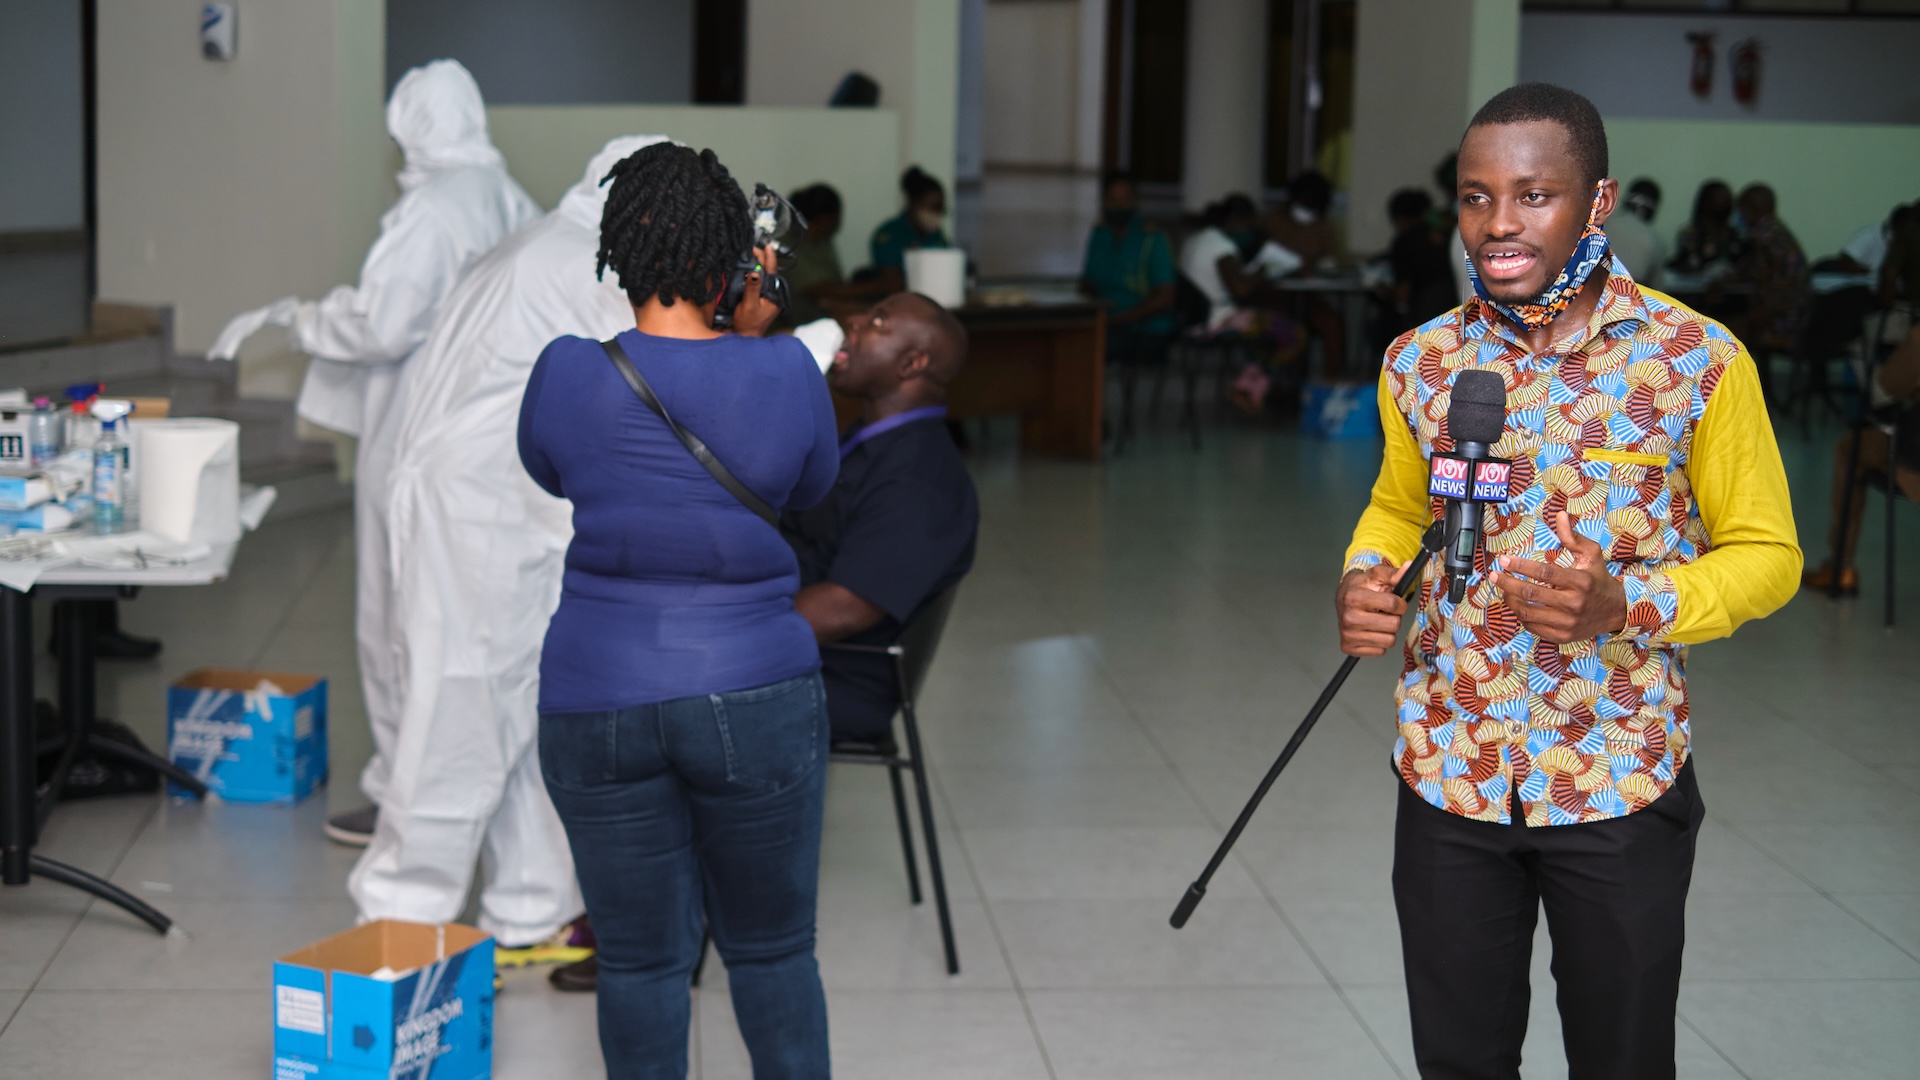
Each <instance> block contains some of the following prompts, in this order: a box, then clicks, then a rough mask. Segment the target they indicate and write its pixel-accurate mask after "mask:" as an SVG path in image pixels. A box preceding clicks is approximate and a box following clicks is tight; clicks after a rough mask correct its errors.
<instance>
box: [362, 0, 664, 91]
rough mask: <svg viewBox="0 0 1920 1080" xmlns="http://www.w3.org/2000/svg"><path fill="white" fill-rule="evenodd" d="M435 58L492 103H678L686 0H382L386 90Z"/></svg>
mask: <svg viewBox="0 0 1920 1080" xmlns="http://www.w3.org/2000/svg"><path fill="white" fill-rule="evenodd" d="M443 56H451V57H453V58H455V59H457V60H459V61H460V62H461V63H463V64H465V65H466V66H467V68H468V70H470V71H472V72H473V77H474V78H475V79H476V80H477V81H478V82H479V83H480V89H481V91H482V92H483V93H485V94H486V96H487V100H488V101H490V102H494V103H496V104H500V105H572V104H610V103H639V102H648V103H672V102H678V103H685V102H689V101H692V100H693V0H540V2H539V3H528V2H527V0H388V2H387V86H388V88H389V89H391V88H392V86H393V85H394V83H396V82H398V81H399V80H400V76H401V75H402V74H404V73H405V72H406V70H407V69H408V68H410V67H413V66H414V65H416V64H424V63H426V62H427V61H429V60H437V59H439V58H440V57H443Z"/></svg>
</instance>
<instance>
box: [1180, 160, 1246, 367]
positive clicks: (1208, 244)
mask: <svg viewBox="0 0 1920 1080" xmlns="http://www.w3.org/2000/svg"><path fill="white" fill-rule="evenodd" d="M1201 220H1202V222H1203V225H1202V227H1201V229H1200V231H1199V232H1196V233H1194V234H1193V235H1192V236H1190V237H1188V238H1187V242H1186V244H1185V245H1184V246H1182V247H1181V249H1180V272H1181V273H1182V274H1185V275H1186V277H1187V280H1188V281H1191V282H1193V285H1194V288H1196V289H1199V290H1200V293H1201V295H1203V296H1205V297H1206V298H1207V303H1208V305H1209V311H1208V315H1207V330H1208V332H1209V333H1218V332H1220V331H1221V330H1224V329H1227V328H1228V327H1229V326H1230V325H1231V324H1234V323H1235V320H1236V317H1238V316H1240V315H1241V313H1242V312H1244V311H1248V310H1251V309H1252V308H1253V307H1254V306H1256V305H1257V304H1258V303H1259V301H1260V300H1261V299H1262V297H1263V295H1264V290H1263V288H1262V286H1263V284H1264V281H1263V279H1262V277H1261V276H1260V275H1259V274H1258V273H1256V272H1255V271H1253V270H1252V269H1251V268H1250V267H1248V265H1247V259H1248V258H1249V257H1250V256H1252V255H1253V254H1254V253H1255V252H1257V251H1259V250H1260V239H1261V238H1260V232H1259V229H1258V228H1257V226H1258V224H1259V213H1258V211H1257V210H1256V209H1255V207H1254V205H1253V200H1252V199H1249V198H1248V197H1246V196H1245V195H1242V194H1240V193H1239V192H1235V193H1233V194H1231V195H1228V196H1227V197H1225V198H1223V199H1221V200H1220V201H1219V202H1216V203H1213V204H1211V205H1209V206H1208V207H1207V208H1206V209H1205V210H1204V211H1202V212H1201ZM1242 321H1244V320H1242ZM1235 328H1236V329H1243V328H1244V327H1239V326H1235Z"/></svg>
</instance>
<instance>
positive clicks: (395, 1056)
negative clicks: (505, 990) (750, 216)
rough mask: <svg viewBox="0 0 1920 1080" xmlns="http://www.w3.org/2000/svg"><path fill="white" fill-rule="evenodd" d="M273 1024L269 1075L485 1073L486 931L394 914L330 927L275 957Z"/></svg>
mask: <svg viewBox="0 0 1920 1080" xmlns="http://www.w3.org/2000/svg"><path fill="white" fill-rule="evenodd" d="M382 968H387V969H391V970H392V971H395V972H400V973H401V974H400V975H399V976H398V977H396V978H392V979H386V978H375V977H374V972H377V971H380V970H381V969H382ZM273 1025H274V1026H273V1058H274V1060H273V1074H274V1077H275V1080H335V1078H338V1080H373V1078H376V1077H378V1078H380V1080H388V1078H393V1080H424V1078H426V1077H427V1076H429V1075H431V1076H432V1077H433V1080H480V1078H484V1077H487V1076H491V1075H492V1073H493V938H492V937H491V936H489V935H488V934H486V933H484V932H482V931H480V930H476V929H474V928H473V927H471V926H461V925H459V924H457V923H445V924H441V925H433V924H427V923H409V922H400V921H398V920H393V919H382V920H378V921H376V922H370V923H366V924H364V925H361V926H356V927H354V928H353V929H352V930H348V931H346V932H345V933H340V934H335V935H334V936H332V937H330V938H327V939H325V940H324V941H318V942H315V943H314V944H312V945H309V946H307V947H306V948H304V949H299V950H296V951H294V952H291V953H288V954H287V955H285V956H283V957H281V958H280V959H279V960H278V961H276V962H275V963H274V965H273Z"/></svg>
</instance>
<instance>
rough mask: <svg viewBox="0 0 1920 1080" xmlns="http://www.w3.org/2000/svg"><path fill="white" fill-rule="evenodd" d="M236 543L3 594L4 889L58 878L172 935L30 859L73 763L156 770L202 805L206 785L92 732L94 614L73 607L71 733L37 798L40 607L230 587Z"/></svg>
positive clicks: (0, 851) (114, 894) (68, 872)
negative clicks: (36, 605)
mask: <svg viewBox="0 0 1920 1080" xmlns="http://www.w3.org/2000/svg"><path fill="white" fill-rule="evenodd" d="M238 547H239V544H238V543H226V544H218V545H214V546H213V548H212V550H211V552H209V553H208V554H207V555H205V556H204V557H202V558H199V559H195V560H193V561H191V562H184V563H160V564H157V565H152V566H147V567H142V568H107V567H98V566H88V565H82V564H69V565H65V566H52V567H49V568H47V569H46V570H44V571H42V572H41V573H40V574H39V576H38V577H37V578H35V579H34V580H33V581H32V583H31V584H29V585H28V586H27V587H26V588H25V589H24V590H22V589H16V588H6V587H0V687H4V696H3V697H0V884H4V885H25V884H27V882H28V881H29V880H31V878H32V875H34V874H39V875H40V876H42V877H46V878H51V879H53V880H55V881H58V882H61V883H62V884H65V885H70V886H72V887H74V888H76V889H80V890H82V891H84V892H89V893H92V894H93V895H95V896H97V897H100V898H101V899H102V900H106V901H107V902H109V903H112V904H115V905H118V906H119V907H121V908H124V909H125V910H126V911H128V912H129V913H131V914H133V915H134V916H136V917H138V918H140V919H142V920H143V921H145V922H146V923H147V924H148V925H150V926H152V927H153V928H154V929H155V930H158V931H160V932H161V933H163V934H164V933H166V932H167V930H168V928H169V927H171V926H172V925H173V921H172V920H171V919H169V918H167V916H165V915H163V914H161V913H160V912H159V911H157V910H155V909H154V908H153V907H152V906H150V905H148V904H147V903H146V902H145V901H142V900H141V899H140V898H138V897H136V896H134V895H132V894H131V893H128V892H126V891H125V890H123V889H121V888H120V887H119V886H117V885H114V884H113V883H111V882H109V881H107V880H105V879H104V878H100V877H96V876H95V875H93V874H89V873H87V872H86V871H84V870H80V869H78V868H76V867H72V866H68V865H66V864H64V863H60V862H55V861H54V860H52V859H48V858H46V857H44V856H40V855H35V854H34V853H33V845H34V843H35V841H36V840H37V839H38V837H39V833H40V829H41V827H42V826H44V825H45V823H46V819H47V815H48V814H50V813H51V812H52V810H53V808H54V805H55V803H56V802H57V801H58V800H59V798H60V792H61V790H62V788H63V787H64V786H65V783H66V778H67V775H68V773H69V772H70V771H71V770H72V768H73V766H74V764H75V762H77V761H81V760H83V759H86V758H89V757H91V756H93V755H96V754H97V755H100V756H102V757H111V758H115V759H117V760H119V761H121V762H125V763H128V764H133V765H137V766H140V767H143V768H148V769H152V770H154V771H156V772H158V773H159V774H160V775H161V776H162V777H164V778H166V779H170V780H172V781H173V782H175V783H177V784H179V785H180V786H182V787H185V788H187V789H188V790H189V791H192V792H193V793H194V794H195V795H197V796H200V797H205V795H206V791H207V789H206V785H204V784H202V783H201V782H200V781H199V780H198V779H197V778H196V777H194V776H193V775H192V774H191V773H189V772H186V771H185V770H182V769H179V768H176V767H175V766H174V765H173V763H172V762H170V761H168V760H166V759H165V758H164V757H163V756H161V755H156V754H152V753H149V752H147V751H146V750H144V749H142V748H140V747H138V746H130V745H128V744H126V743H123V742H119V741H116V740H113V739H109V738H105V737H103V736H101V735H99V734H97V733H95V732H94V731H93V722H94V720H95V715H94V700H95V699H94V655H93V633H94V626H93V613H92V606H91V605H90V604H87V603H75V604H70V605H69V606H68V608H67V617H66V618H64V619H61V620H59V624H60V627H61V635H62V641H61V648H60V713H61V716H62V717H63V719H64V720H65V721H66V724H67V734H66V745H65V748H64V749H63V750H62V751H61V754H60V761H59V764H58V765H57V766H56V767H55V769H54V772H53V776H52V778H51V779H50V780H49V781H48V783H47V785H46V786H45V788H44V789H42V790H40V791H39V792H38V793H37V794H36V790H35V789H36V787H37V786H38V785H37V781H36V776H35V773H36V763H37V760H38V754H39V747H38V745H37V743H36V740H35V735H34V693H33V645H34V635H33V597H34V595H35V594H39V595H40V596H41V597H42V598H45V599H49V600H53V601H54V602H56V603H59V602H63V601H73V600H80V601H92V600H104V599H118V598H121V597H130V596H133V595H135V594H137V593H138V591H139V590H140V589H142V588H145V587H147V586H154V587H168V586H183V585H211V584H214V583H215V582H219V581H222V580H225V578H226V576H227V572H228V571H229V570H230V569H231V568H232V566H233V556H234V552H235V550H236V549H237V548H238Z"/></svg>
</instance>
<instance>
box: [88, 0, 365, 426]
mask: <svg viewBox="0 0 1920 1080" xmlns="http://www.w3.org/2000/svg"><path fill="white" fill-rule="evenodd" d="M98 11H99V37H98V58H99V114H98V138H99V206H100V235H99V269H100V295H101V297H102V298H103V299H107V300H124V301H133V302H141V303H156V304H173V305H175V316H176V322H175V336H176V345H177V347H178V348H180V349H181V350H182V351H186V352H198V351H203V350H204V349H205V348H206V347H207V346H208V345H210V344H211V343H212V341H213V338H214V335H215V334H217V333H218V332H219V330H220V328H221V326H223V325H224V324H225V322H226V320H227V319H228V318H229V317H231V316H232V315H235V314H238V313H239V312H241V311H243V310H246V309H248V308H251V307H254V306H256V305H259V304H264V303H267V302H269V301H271V300H274V299H275V298H277V297H281V296H287V295H299V296H307V297H317V296H319V295H320V294H321V293H323V292H325V291H326V290H327V289H328V288H329V287H331V286H333V285H334V284H337V283H339V282H342V281H351V280H352V279H353V278H354V276H355V275H356V272H357V269H358V266H359V263H360V260H361V259H362V258H363V257H364V255H365V253H366V248H367V245H368V244H370V243H371V242H372V239H373V237H374V235H375V234H376V233H377V231H378V221H379V214H380V211H381V210H382V209H383V208H384V206H385V205H386V203H387V202H388V200H389V199H391V197H392V194H393V187H392V180H391V172H392V169H391V165H390V163H389V161H388V151H389V147H390V146H391V144H390V143H389V142H388V141H387V140H386V139H385V137H384V135H383V134H382V132H383V131H384V127H385V121H384V106H383V101H382V94H381V81H382V80H381V72H382V60H381V55H382V54H381V48H382V44H383V42H384V33H383V31H382V29H381V27H382V25H383V20H384V5H383V4H382V2H381V0H251V2H249V3H245V4H242V5H241V8H240V13H239V24H240V25H239V43H240V44H239V55H238V56H237V58H235V59H234V60H232V61H229V62H225V63H220V62H215V61H209V60H206V59H203V58H202V57H201V55H200V43H199V30H198V24H197V19H198V15H199V8H198V6H197V5H195V4H190V3H164V4H163V3H155V2H154V0H99V9H98ZM247 377H248V371H247V369H245V368H243V370H242V380H243V386H244V385H245V382H246V379H247ZM289 377H292V376H289ZM282 389H285V388H284V387H283V388H282Z"/></svg>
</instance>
